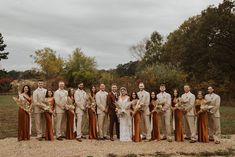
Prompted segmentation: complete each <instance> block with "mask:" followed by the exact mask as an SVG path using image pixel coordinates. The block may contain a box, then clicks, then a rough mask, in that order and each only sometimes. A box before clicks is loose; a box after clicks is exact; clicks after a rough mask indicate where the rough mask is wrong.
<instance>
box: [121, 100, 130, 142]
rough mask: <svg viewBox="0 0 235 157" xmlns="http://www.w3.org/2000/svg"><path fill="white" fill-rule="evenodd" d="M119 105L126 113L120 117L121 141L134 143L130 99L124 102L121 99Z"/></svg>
mask: <svg viewBox="0 0 235 157" xmlns="http://www.w3.org/2000/svg"><path fill="white" fill-rule="evenodd" d="M118 104H119V105H120V107H121V110H122V111H123V112H124V113H123V114H121V115H120V116H119V121H120V141H132V139H131V138H132V126H131V115H130V110H129V104H130V102H129V98H128V97H127V98H126V99H124V100H122V99H121V97H119V100H118Z"/></svg>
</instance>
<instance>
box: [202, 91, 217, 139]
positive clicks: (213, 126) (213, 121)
mask: <svg viewBox="0 0 235 157" xmlns="http://www.w3.org/2000/svg"><path fill="white" fill-rule="evenodd" d="M205 99H206V101H211V103H210V105H212V106H214V108H212V109H211V110H210V112H209V114H208V120H209V138H210V139H214V141H215V142H216V141H220V136H221V127H220V110H219V108H220V96H219V95H217V94H215V93H212V94H207V95H206V96H205Z"/></svg>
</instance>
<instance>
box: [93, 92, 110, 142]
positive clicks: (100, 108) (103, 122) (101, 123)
mask: <svg viewBox="0 0 235 157" xmlns="http://www.w3.org/2000/svg"><path fill="white" fill-rule="evenodd" d="M107 96H108V93H107V92H105V91H101V90H100V91H99V92H97V93H96V96H95V97H96V104H97V115H98V132H99V137H100V138H103V137H104V136H106V135H107V132H108V125H107V123H108V114H107V113H106V112H105V110H106V111H107Z"/></svg>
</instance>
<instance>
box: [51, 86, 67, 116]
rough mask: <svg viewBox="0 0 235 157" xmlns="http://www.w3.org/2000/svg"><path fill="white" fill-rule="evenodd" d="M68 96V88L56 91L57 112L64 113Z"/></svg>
mask: <svg viewBox="0 0 235 157" xmlns="http://www.w3.org/2000/svg"><path fill="white" fill-rule="evenodd" d="M67 96H68V92H67V91H66V90H61V89H58V90H57V91H55V94H54V98H55V112H56V113H64V112H65V105H66V104H67Z"/></svg>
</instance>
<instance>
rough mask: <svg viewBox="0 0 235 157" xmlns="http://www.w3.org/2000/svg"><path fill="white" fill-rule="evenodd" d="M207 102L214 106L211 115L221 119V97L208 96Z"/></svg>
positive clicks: (215, 95) (206, 97)
mask: <svg viewBox="0 0 235 157" xmlns="http://www.w3.org/2000/svg"><path fill="white" fill-rule="evenodd" d="M205 100H206V101H211V103H210V105H212V106H214V108H212V109H211V113H213V114H214V116H215V117H220V110H219V108H220V96H219V95H217V94H215V93H212V94H206V96H205Z"/></svg>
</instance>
